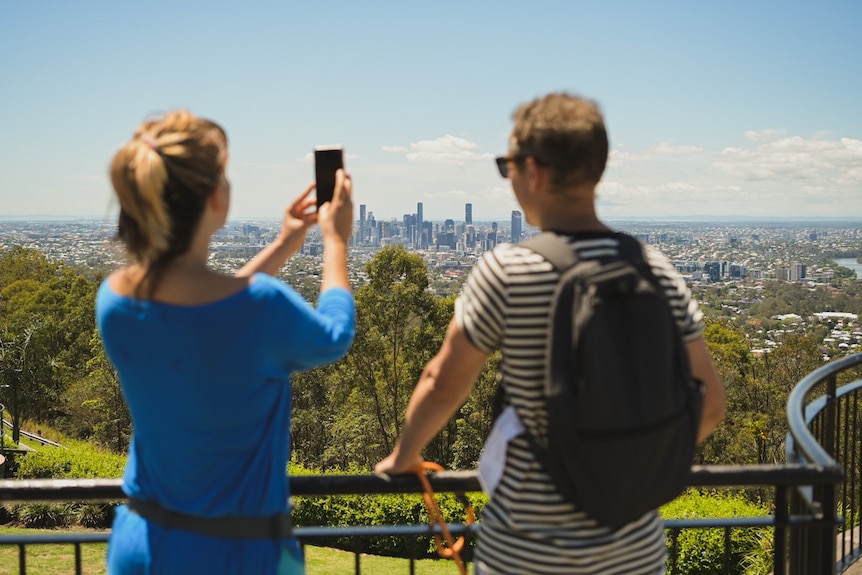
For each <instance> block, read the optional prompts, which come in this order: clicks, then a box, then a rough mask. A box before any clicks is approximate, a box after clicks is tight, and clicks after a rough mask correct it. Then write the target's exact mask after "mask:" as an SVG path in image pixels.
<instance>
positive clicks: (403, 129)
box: [0, 0, 862, 220]
mask: <svg viewBox="0 0 862 575" xmlns="http://www.w3.org/2000/svg"><path fill="white" fill-rule="evenodd" d="M860 22H862V2H859V1H858V0H846V1H839V0H820V1H817V2H814V1H813V0H812V1H806V2H798V1H797V2H792V1H788V0H784V1H781V2H779V1H773V0H762V1H757V2H750V1H737V0H726V1H723V2H692V1H690V0H689V1H644V0H640V1H637V0H625V1H624V0H608V1H606V2H595V1H592V2H581V1H577V0H571V1H565V2H564V1H560V2H549V1H541V0H533V1H531V2H509V1H502V0H498V1H475V2H470V1H468V0H461V1H460V2H452V1H448V0H438V1H436V2H421V3H419V2H407V1H404V0H402V1H399V2H394V1H393V2H375V1H364V2H338V1H335V0H332V1H329V2H293V1H287V0H283V1H278V2H276V1H256V0H251V1H247V2H242V3H239V2H222V1H206V2H205V1H181V0H177V1H174V2H169V1H162V0H152V1H149V2H134V3H132V2H128V3H127V2H117V1H111V2H107V1H105V2H99V1H86V0H80V1H77V2H68V1H59V0H40V1H38V2H33V1H29V2H28V1H19V0H14V1H6V2H2V3H0V217H3V216H23V215H43V216H97V217H105V218H113V217H114V215H115V213H116V211H117V207H116V205H115V204H114V203H113V202H112V199H111V198H112V196H111V190H110V186H109V183H108V179H107V165H108V162H109V161H110V158H111V156H112V155H113V153H114V152H115V150H116V149H117V148H118V147H119V146H120V145H121V144H122V143H123V142H124V141H126V140H127V139H128V138H129V137H130V136H131V134H132V132H133V131H134V129H135V127H136V126H137V125H138V124H139V123H140V122H141V121H142V120H144V119H145V118H146V117H147V116H149V115H151V114H153V113H158V112H160V111H166V110H170V109H174V108H179V107H183V108H188V109H190V110H191V111H192V112H194V113H196V114H198V115H202V116H207V117H210V118H212V119H214V120H216V121H218V122H220V123H221V124H222V125H223V126H224V127H225V128H226V130H227V132H228V135H229V138H230V154H231V162H230V165H229V168H228V174H229V176H230V177H231V179H232V182H233V190H234V196H233V206H232V212H231V217H232V218H233V219H243V218H257V217H279V216H280V215H281V213H282V211H283V209H284V207H285V206H286V205H287V203H288V201H289V200H290V199H292V198H293V197H294V196H295V195H296V194H297V193H299V192H300V191H301V190H302V189H303V188H304V187H305V186H306V185H307V184H308V183H309V182H310V181H311V180H312V179H313V166H312V164H311V163H310V161H309V153H310V151H311V150H312V148H313V147H314V145H315V144H330V143H341V144H343V145H344V146H345V149H346V152H347V154H348V155H347V160H346V163H347V167H348V169H349V170H350V172H351V173H352V174H353V177H354V180H355V194H356V202H357V204H359V203H362V204H366V205H367V207H368V210H369V211H370V212H372V213H374V215H375V216H376V217H377V218H378V219H389V218H400V217H401V216H402V215H403V214H406V213H414V212H415V211H416V203H417V202H423V203H424V212H425V218H426V219H431V220H440V219H444V218H447V217H454V218H456V219H457V218H463V212H464V208H463V206H464V204H465V203H467V202H471V203H472V204H473V214H474V219H476V220H485V219H501V220H505V219H508V217H509V214H510V212H511V210H512V209H516V208H517V206H516V204H515V201H514V198H513V197H512V194H511V191H510V189H509V187H508V182H506V181H505V180H502V179H500V178H499V176H498V175H497V174H496V171H495V169H494V166H493V162H492V158H493V156H495V155H498V154H500V153H504V152H505V148H506V142H507V135H508V133H509V131H510V130H511V120H510V117H511V114H512V111H513V110H514V109H515V107H516V106H517V105H518V104H520V103H522V102H525V101H527V100H530V99H532V98H534V97H536V96H539V95H542V94H544V93H547V92H549V91H554V90H566V91H570V92H575V93H579V94H582V95H585V96H588V97H591V98H594V99H596V100H597V101H598V102H599V103H600V105H601V107H602V109H603V111H604V113H605V117H606V121H607V125H608V129H609V132H610V137H611V147H612V152H611V160H610V163H609V167H608V171H607V172H606V174H605V178H604V180H603V182H602V184H601V186H600V188H599V213H600V216H603V217H606V218H609V219H612V218H622V217H626V218H630V217H645V218H646V217H649V218H662V217H665V216H748V217H768V216H785V217H807V216H848V215H850V216H854V217H855V216H860V215H862V105H860V101H862V58H860V55H862V34H860V32H859V25H860Z"/></svg>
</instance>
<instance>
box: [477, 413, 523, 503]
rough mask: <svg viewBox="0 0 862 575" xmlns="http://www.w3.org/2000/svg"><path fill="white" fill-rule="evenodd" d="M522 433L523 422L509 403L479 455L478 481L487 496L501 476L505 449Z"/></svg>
mask: <svg viewBox="0 0 862 575" xmlns="http://www.w3.org/2000/svg"><path fill="white" fill-rule="evenodd" d="M522 433H524V424H522V423H521V419H520V418H519V417H518V414H517V413H516V412H515V408H514V407H512V406H511V405H510V406H509V407H507V408H506V409H505V410H503V413H501V414H500V417H498V418H497V421H495V422H494V427H492V428H491V433H490V434H489V435H488V440H487V441H486V442H485V448H484V450H482V456H481V457H479V483H480V484H481V485H482V489H484V490H485V493H487V494H488V496H491V495H492V494H493V493H494V490H495V489H497V485H498V484H499V483H500V479H502V477H503V468H504V467H505V466H506V449H507V448H508V446H509V442H510V441H512V440H513V439H515V438H516V437H518V436H519V435H521V434H522Z"/></svg>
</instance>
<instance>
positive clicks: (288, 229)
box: [279, 184, 317, 251]
mask: <svg viewBox="0 0 862 575" xmlns="http://www.w3.org/2000/svg"><path fill="white" fill-rule="evenodd" d="M313 190H314V184H311V185H310V186H308V187H307V188H305V191H304V192H302V193H301V194H300V195H299V196H297V198H296V199H295V200H293V201H292V202H291V203H290V205H289V206H288V207H287V210H285V212H284V219H283V220H282V222H281V231H280V232H279V235H280V236H281V239H282V241H283V242H285V243H289V244H296V249H295V250H291V251H296V250H298V249H299V248H301V247H302V242H304V241H305V234H306V233H307V232H308V228H310V227H311V226H313V225H314V224H315V223H317V212H315V211H314V210H312V209H311V208H312V207H313V206H314V205H315V200H314V198H310V197H309V196H310V195H311V192H312V191H313Z"/></svg>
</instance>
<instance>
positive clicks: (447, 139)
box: [383, 134, 494, 164]
mask: <svg viewBox="0 0 862 575" xmlns="http://www.w3.org/2000/svg"><path fill="white" fill-rule="evenodd" d="M478 147H479V144H476V143H475V142H471V141H469V140H465V139H464V138H459V137H458V136H453V135H451V134H446V135H445V136H442V137H440V138H436V139H434V140H420V141H418V142H413V143H411V144H410V145H409V148H404V147H403V146H383V149H384V150H385V151H387V152H407V155H406V157H407V159H408V160H410V161H411V162H420V163H431V164H464V163H465V162H471V161H475V160H485V159H490V158H493V157H494V156H493V154H489V153H482V152H476V151H475V150H476V148H478Z"/></svg>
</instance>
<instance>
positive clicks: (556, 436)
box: [376, 93, 725, 575]
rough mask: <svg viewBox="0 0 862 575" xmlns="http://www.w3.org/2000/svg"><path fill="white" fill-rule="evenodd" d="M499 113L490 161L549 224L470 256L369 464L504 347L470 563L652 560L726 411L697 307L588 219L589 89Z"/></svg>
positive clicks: (628, 244)
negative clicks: (440, 331) (697, 454)
mask: <svg viewBox="0 0 862 575" xmlns="http://www.w3.org/2000/svg"><path fill="white" fill-rule="evenodd" d="M513 119H514V129H513V131H512V134H511V137H510V141H509V150H508V154H507V155H506V156H503V157H500V158H497V167H498V169H499V171H500V175H501V176H503V177H504V178H508V179H509V180H510V181H511V185H512V190H513V191H514V193H515V196H516V198H517V200H518V203H519V204H520V206H521V208H522V211H523V213H524V215H525V217H526V220H527V222H528V223H530V224H532V225H533V226H536V227H538V228H540V229H541V230H542V231H543V232H545V233H543V238H542V239H531V240H527V241H526V242H524V243H522V244H517V245H512V244H503V245H500V246H498V247H497V248H496V249H494V250H493V251H491V252H488V253H486V254H485V255H484V256H483V258H482V259H481V260H480V262H479V263H478V264H477V265H476V266H475V268H474V269H473V271H472V272H471V274H470V276H469V278H468V280H467V283H466V284H465V286H464V289H463V291H462V293H461V296H460V297H459V299H458V301H457V303H456V308H455V317H454V318H453V319H452V322H451V323H450V325H449V328H448V332H447V334H446V338H445V340H444V342H443V344H442V346H441V349H440V351H439V352H438V354H437V355H436V356H435V357H434V359H432V360H431V361H430V362H429V363H428V365H427V366H426V368H425V370H424V372H423V374H422V376H421V378H420V381H419V382H418V384H417V386H416V389H415V390H414V393H413V396H412V398H411V400H410V403H409V405H408V408H407V414H406V420H405V425H404V429H403V431H402V434H401V438H400V439H399V441H398V444H397V445H396V447H395V449H394V451H393V453H392V454H391V455H389V456H388V457H387V458H386V459H384V460H383V461H381V462H380V463H379V464H378V465H377V468H376V471H377V472H378V473H388V474H396V473H405V472H408V471H411V470H413V469H415V468H416V466H417V465H418V464H420V463H421V461H422V458H421V450H422V449H423V448H424V447H425V445H427V444H428V443H429V442H430V441H431V439H433V437H434V436H435V435H436V433H437V432H438V431H439V430H440V429H441V428H442V427H443V426H444V425H445V424H446V422H447V421H448V420H449V418H450V417H451V416H452V415H453V414H454V413H455V412H456V411H457V409H458V407H459V406H460V405H461V404H462V403H463V402H464V400H465V399H466V398H467V396H468V395H469V393H470V390H471V389H472V386H473V384H474V383H475V380H476V378H477V376H478V375H479V372H480V371H481V369H482V366H483V364H484V362H485V360H486V359H487V357H488V355H490V354H491V353H492V352H493V351H494V350H496V349H500V350H501V351H502V356H501V361H500V368H499V369H500V375H501V377H500V386H501V393H500V398H501V404H502V410H501V413H500V415H499V416H498V417H497V419H496V421H495V424H494V428H493V430H492V432H491V435H490V436H489V438H488V441H487V442H486V445H485V450H484V452H483V455H482V460H481V462H480V476H481V478H482V483H483V486H484V487H485V489H486V491H488V493H489V495H490V496H491V499H490V501H489V503H488V505H487V506H486V507H485V509H484V512H483V515H482V522H481V530H480V535H479V542H478V546H477V548H476V554H475V565H476V573H477V574H481V575H487V574H492V573H511V574H515V573H517V574H528V573H536V574H544V573H566V574H591V575H595V574H602V575H616V574H620V575H621V574H627V575H638V574H644V575H656V574H658V573H663V572H664V568H665V561H666V547H665V539H664V528H663V524H662V522H661V519H660V517H659V516H658V513H657V512H656V510H655V508H656V507H657V506H658V505H660V504H661V503H662V502H664V501H666V500H669V499H672V498H673V497H674V496H675V495H676V494H678V493H679V491H680V490H681V489H682V488H684V486H685V481H686V480H687V470H688V468H689V467H690V465H691V455H692V450H693V448H694V444H695V443H699V442H701V441H703V440H704V439H705V438H706V437H707V436H708V435H709V434H710V433H711V432H712V430H713V429H714V428H715V426H716V425H717V424H718V423H719V422H720V421H721V419H722V418H723V416H724V409H725V399H724V389H723V386H722V384H721V381H720V378H719V376H718V374H717V372H716V370H715V367H714V366H713V363H712V360H711V358H710V356H709V352H708V349H707V346H706V343H705V342H704V339H703V336H702V329H703V326H702V321H703V318H702V313H701V312H700V310H699V309H698V306H697V304H696V302H695V301H694V300H693V299H692V298H691V294H690V292H689V290H688V288H687V287H686V286H685V283H684V282H683V280H682V279H681V278H680V277H679V275H678V274H677V273H676V271H675V269H674V268H673V266H672V265H671V264H670V262H669V261H668V260H667V259H666V258H665V257H664V256H663V255H661V254H660V253H658V252H657V251H656V250H654V249H651V248H650V247H649V246H643V245H641V244H639V243H637V242H636V241H635V240H634V239H633V238H631V237H630V236H627V235H625V234H622V233H619V232H614V231H613V230H611V229H610V228H609V227H608V226H606V225H605V224H604V223H603V222H601V221H600V220H599V219H598V217H597V214H596V208H595V197H596V186H597V185H598V183H599V180H600V179H601V176H602V173H603V172H604V168H605V164H606V162H607V157H608V138H607V133H606V130H605V126H604V120H603V118H602V115H601V112H600V111H599V109H598V107H597V105H596V104H595V103H593V102H591V101H589V100H585V99H583V98H580V97H577V96H573V95H570V94H565V93H553V94H549V95H547V96H545V97H543V98H539V99H537V100H534V101H532V102H529V103H527V104H524V105H522V106H521V107H519V108H518V109H517V110H516V112H515V114H514V115H513ZM561 245H562V248H561ZM632 480H634V481H632ZM640 480H643V483H639V481H640ZM630 484H633V485H634V486H635V488H631V487H630ZM633 494H634V497H632V495H633Z"/></svg>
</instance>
